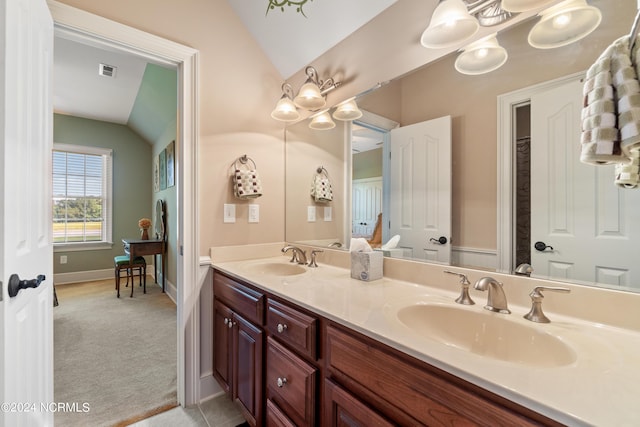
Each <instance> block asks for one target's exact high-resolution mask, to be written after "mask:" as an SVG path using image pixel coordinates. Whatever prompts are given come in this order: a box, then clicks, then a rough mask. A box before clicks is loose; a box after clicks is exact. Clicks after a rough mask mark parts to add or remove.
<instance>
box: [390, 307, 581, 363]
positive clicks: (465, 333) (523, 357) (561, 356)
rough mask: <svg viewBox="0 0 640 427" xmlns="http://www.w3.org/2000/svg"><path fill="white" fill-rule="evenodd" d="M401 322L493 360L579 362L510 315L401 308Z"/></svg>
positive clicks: (551, 338) (571, 353) (545, 335)
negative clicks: (510, 317) (511, 318)
mask: <svg viewBox="0 0 640 427" xmlns="http://www.w3.org/2000/svg"><path fill="white" fill-rule="evenodd" d="M397 316H398V320H400V322H402V323H403V324H404V325H405V326H407V327H408V328H410V329H411V330H413V331H414V332H417V333H419V334H421V335H423V336H425V337H429V338H432V339H435V340H437V341H440V342H442V343H443V344H447V345H450V346H454V347H457V348H460V349H462V350H466V351H470V352H472V353H475V354H478V355H481V356H484V357H488V358H492V359H498V360H503V361H507V362H512V363H516V364H522V365H527V366H535V367H558V366H565V365H569V364H571V363H573V362H575V361H576V353H575V352H574V351H573V349H572V348H571V347H569V346H568V345H567V344H566V343H564V342H563V341H562V340H561V339H559V338H558V337H556V336H554V335H551V334H549V333H547V332H545V331H542V330H540V328H541V325H532V326H531V327H530V326H528V325H524V324H522V323H518V322H516V321H513V320H509V318H508V317H507V316H508V315H504V314H498V313H491V312H489V311H482V312H479V311H474V310H471V309H469V308H458V307H454V306H449V305H439V304H416V305H410V306H407V307H404V308H401V309H400V310H398V312H397Z"/></svg>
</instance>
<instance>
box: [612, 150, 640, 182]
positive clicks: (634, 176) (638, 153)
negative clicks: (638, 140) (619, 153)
mask: <svg viewBox="0 0 640 427" xmlns="http://www.w3.org/2000/svg"><path fill="white" fill-rule="evenodd" d="M631 155H632V161H631V163H630V164H626V165H625V164H617V165H616V177H615V184H616V185H617V186H618V187H622V188H636V187H637V186H638V184H640V150H634V151H632V152H631Z"/></svg>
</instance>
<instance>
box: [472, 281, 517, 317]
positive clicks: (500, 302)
mask: <svg viewBox="0 0 640 427" xmlns="http://www.w3.org/2000/svg"><path fill="white" fill-rule="evenodd" d="M473 288H474V289H477V290H479V291H488V293H489V294H488V295H487V305H485V306H484V308H486V309H487V310H489V311H495V312H497V313H504V314H510V313H511V310H509V307H507V296H506V295H505V294H504V289H502V283H501V282H498V281H497V280H496V279H494V278H493V277H483V278H481V279H480V280H478V281H477V282H476V283H475V284H474V285H473Z"/></svg>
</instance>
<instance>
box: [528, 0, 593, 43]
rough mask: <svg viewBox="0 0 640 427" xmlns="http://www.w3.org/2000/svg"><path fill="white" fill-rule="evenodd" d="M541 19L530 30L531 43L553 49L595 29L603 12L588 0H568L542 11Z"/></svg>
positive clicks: (582, 36) (578, 38)
mask: <svg viewBox="0 0 640 427" xmlns="http://www.w3.org/2000/svg"><path fill="white" fill-rule="evenodd" d="M540 16H541V18H540V21H539V22H538V23H537V24H536V25H534V26H533V28H532V29H531V31H530V32H529V44H530V45H531V46H533V47H535V48H538V49H552V48H555V47H561V46H566V45H568V44H571V43H573V42H576V41H578V40H580V39H582V38H584V37H586V36H587V35H589V34H590V33H591V32H592V31H593V30H595V29H596V28H597V27H598V25H600V22H601V21H602V13H600V10H599V9H598V8H596V7H593V6H589V5H588V4H587V2H586V0H567V1H563V2H562V3H558V4H556V5H554V6H551V7H550V8H549V9H546V10H544V11H543V12H542V13H540Z"/></svg>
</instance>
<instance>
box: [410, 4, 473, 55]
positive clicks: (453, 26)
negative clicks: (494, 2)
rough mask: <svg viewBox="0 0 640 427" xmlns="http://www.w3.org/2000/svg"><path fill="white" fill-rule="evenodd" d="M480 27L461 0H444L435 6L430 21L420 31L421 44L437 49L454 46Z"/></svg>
mask: <svg viewBox="0 0 640 427" xmlns="http://www.w3.org/2000/svg"><path fill="white" fill-rule="evenodd" d="M478 28H480V24H478V21H477V20H476V19H475V18H474V17H473V16H471V15H470V14H469V11H468V10H467V6H466V5H465V3H464V2H463V1H462V0H445V1H443V2H442V3H440V4H439V5H438V7H436V10H434V11H433V16H432V17H431V22H430V23H429V26H428V27H427V29H426V30H424V32H423V33H422V37H421V38H420V43H422V46H424V47H428V48H432V49H438V48H447V47H452V46H456V45H458V44H459V43H462V42H464V41H465V40H467V39H469V38H470V37H472V36H473V35H474V34H475V33H476V32H477V31H478Z"/></svg>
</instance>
